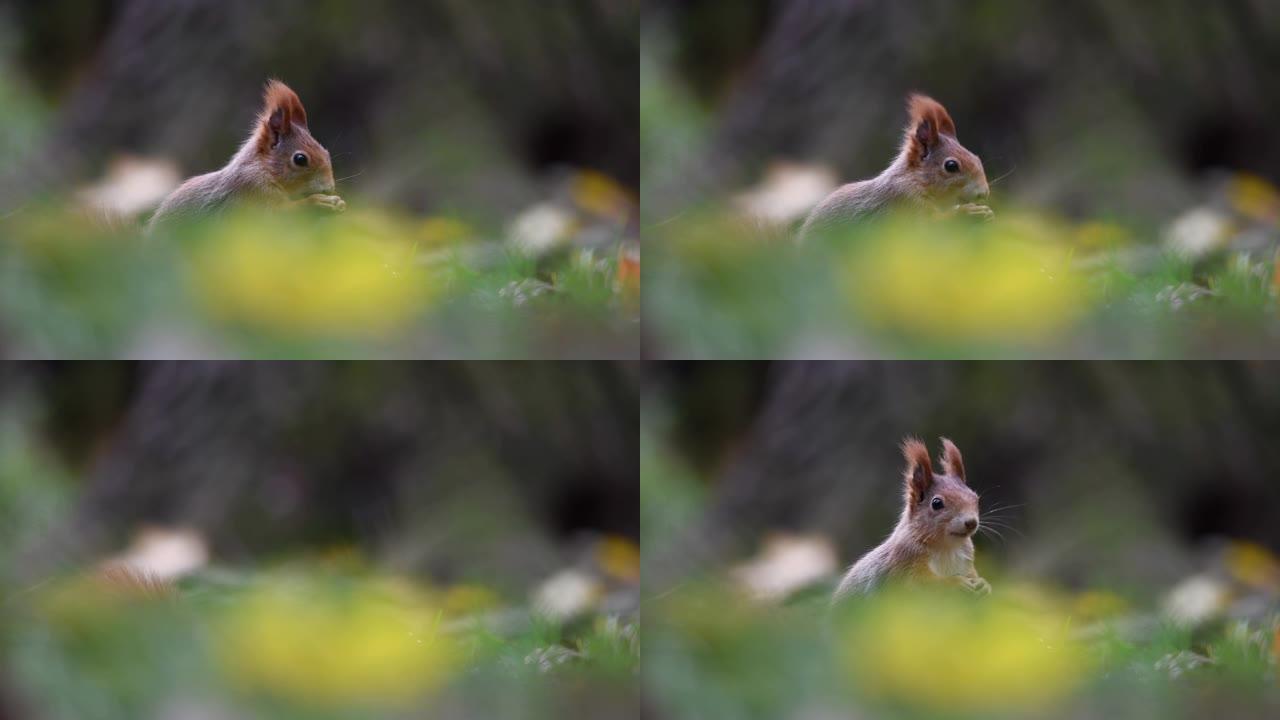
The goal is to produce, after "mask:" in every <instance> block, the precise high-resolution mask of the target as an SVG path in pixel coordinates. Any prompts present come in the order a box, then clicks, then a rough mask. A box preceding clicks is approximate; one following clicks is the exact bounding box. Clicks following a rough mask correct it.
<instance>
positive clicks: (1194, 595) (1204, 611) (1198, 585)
mask: <svg viewBox="0 0 1280 720" xmlns="http://www.w3.org/2000/svg"><path fill="white" fill-rule="evenodd" d="M1230 595H1231V593H1230V589H1229V588H1228V587H1227V585H1226V583H1224V582H1222V581H1220V580H1217V579H1214V578H1212V577H1209V576H1208V575H1193V576H1191V577H1189V578H1187V579H1185V580H1183V581H1182V582H1180V583H1178V584H1177V585H1175V586H1174V588H1173V589H1172V590H1170V591H1169V594H1168V595H1167V596H1166V597H1165V600H1164V612H1165V614H1166V615H1168V616H1169V617H1170V618H1171V619H1172V620H1173V621H1174V622H1177V623H1181V624H1184V625H1197V624H1199V623H1202V622H1204V621H1206V620H1209V619H1211V618H1213V617H1216V616H1217V615H1218V614H1220V613H1221V612H1222V611H1223V609H1224V608H1226V605H1227V602H1228V601H1229V600H1230V599H1231V597H1230Z"/></svg>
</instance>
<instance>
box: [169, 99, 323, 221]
mask: <svg viewBox="0 0 1280 720" xmlns="http://www.w3.org/2000/svg"><path fill="white" fill-rule="evenodd" d="M262 103H263V107H262V112H261V113H259V115H258V118H257V120H256V121H255V123H254V128H253V132H252V134H250V135H249V138H248V140H246V141H245V142H244V144H243V145H241V146H240V150H239V152H237V153H236V154H235V156H234V157H232V158H231V161H230V162H228V163H227V165H226V167H224V168H222V169H221V170H215V171H214V172H211V173H206V174H204V175H197V176H196V177H193V178H191V179H189V180H187V181H186V182H184V183H182V185H180V186H178V189H176V190H174V191H173V192H172V193H170V194H169V196H168V197H166V198H165V199H164V202H162V203H161V204H160V208H159V209H158V210H156V212H155V215H153V216H152V217H151V223H150V227H152V228H154V227H155V226H156V225H157V224H159V223H163V222H168V221H170V220H174V219H179V218H186V217H191V216H195V215H201V214H204V213H210V212H215V211H218V210H221V209H223V208H225V207H226V206H227V205H229V204H231V203H233V202H241V201H249V202H258V203H265V204H267V205H271V206H276V207H282V206H294V207H297V206H311V207H319V208H324V209H326V210H331V211H334V212H342V211H343V210H345V209H346V203H345V202H343V200H342V198H340V197H338V196H337V195H336V194H335V192H336V189H335V185H334V181H333V166H332V164H331V163H330V161H329V151H328V150H325V149H324V146H323V145H321V144H320V143H319V142H318V141H317V140H316V139H315V138H314V137H312V136H311V132H310V131H309V130H307V111H306V110H305V109H304V108H303V107H302V101H301V100H299V99H298V94H297V93H295V92H294V91H293V90H291V89H289V86H288V85H285V84H284V83H282V82H280V81H279V80H269V81H268V82H267V85H266V88H265V90H264V91H263V96H262Z"/></svg>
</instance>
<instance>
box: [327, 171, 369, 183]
mask: <svg viewBox="0 0 1280 720" xmlns="http://www.w3.org/2000/svg"><path fill="white" fill-rule="evenodd" d="M363 174H364V171H363V170H361V171H360V172H358V173H355V174H354V175H348V176H346V177H341V178H338V179H337V180H334V181H333V182H334V184H337V183H340V182H342V181H343V180H350V179H351V178H353V177H360V176H361V175H363Z"/></svg>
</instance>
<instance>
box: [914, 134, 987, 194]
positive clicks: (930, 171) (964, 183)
mask: <svg viewBox="0 0 1280 720" xmlns="http://www.w3.org/2000/svg"><path fill="white" fill-rule="evenodd" d="M920 170H921V171H922V172H924V173H927V175H928V178H927V181H926V183H925V187H927V188H928V189H929V190H928V192H929V194H930V195H932V196H933V197H934V198H935V199H936V200H939V201H945V202H951V201H955V200H958V201H960V202H976V201H979V200H983V199H985V198H986V197H987V195H988V194H990V188H989V187H988V186H987V173H986V171H984V170H983V169H982V160H980V159H978V156H977V155H974V154H973V153H971V152H969V150H968V149H967V148H965V147H964V146H963V145H961V144H960V142H959V141H958V140H956V139H955V138H950V137H947V136H946V135H939V136H938V143H937V146H936V147H935V148H934V149H933V150H932V151H930V153H929V154H928V156H926V157H925V158H924V160H923V161H922V162H921V167H920Z"/></svg>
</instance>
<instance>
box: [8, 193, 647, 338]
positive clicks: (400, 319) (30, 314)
mask: <svg viewBox="0 0 1280 720" xmlns="http://www.w3.org/2000/svg"><path fill="white" fill-rule="evenodd" d="M448 222H456V221H452V220H450V221H448ZM427 228H428V224H427V222H426V221H422V220H420V219H415V218H411V217H406V216H404V215H402V214H399V213H395V212H392V211H388V210H379V209H363V210H356V211H353V212H349V213H348V214H347V215H345V216H339V217H313V216H305V215H289V216H279V215H277V216H272V215H253V214H245V215H231V216H224V217H215V218H209V219H206V220H204V221H202V222H197V223H193V224H190V225H187V226H184V227H180V228H176V229H173V230H172V231H165V232H161V233H159V234H157V235H156V236H155V237H150V238H148V237H143V235H142V233H141V231H140V229H139V228H138V227H136V226H132V225H128V224H121V223H108V222H106V221H100V220H95V219H90V218H87V217H85V216H84V214H83V213H80V212H78V211H73V210H70V209H68V208H66V207H63V206H61V205H52V206H43V207H25V208H22V209H21V210H19V211H18V212H16V213H14V214H12V215H10V216H9V217H7V218H6V219H4V220H3V221H0V347H2V348H4V350H5V351H6V352H7V353H8V354H9V355H17V356H38V357H60V358H78V357H120V356H128V357H137V356H201V357H221V356H232V357H261V358H280V357H284V358H321V357H335V356H336V357H357V358H359V357H474V358H524V357H597V356H604V357H611V356H635V355H636V354H638V352H639V339H638V333H637V324H638V312H639V311H638V300H637V299H636V298H635V297H634V291H633V290H631V289H628V288H620V287H619V286H618V285H617V283H616V282H615V281H616V274H617V245H616V243H618V242H621V241H622V231H621V230H617V231H616V232H615V235H614V239H613V241H612V243H611V244H610V246H609V247H604V248H601V249H598V250H594V251H591V250H577V251H567V250H566V251H560V252H555V253H552V254H551V255H549V256H547V257H543V258H540V259H534V258H532V257H529V256H527V255H525V254H523V253H521V252H519V251H517V250H514V249H513V248H511V246H509V245H508V244H507V243H505V242H503V241H502V236H503V233H502V232H500V231H490V232H488V233H482V232H479V231H471V232H469V233H467V234H466V235H465V236H462V237H452V238H443V239H442V238H440V237H439V233H438V232H431V231H428V230H427ZM482 238H495V239H482Z"/></svg>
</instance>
